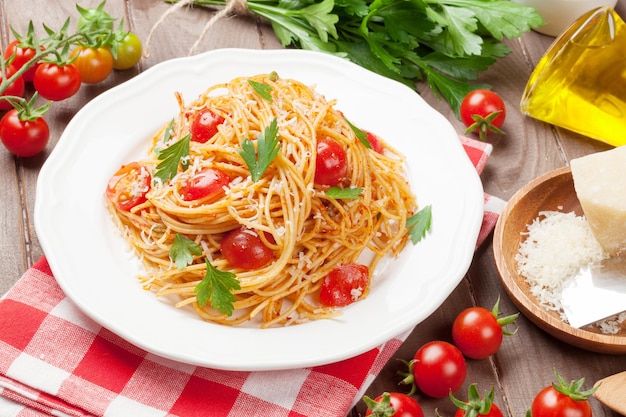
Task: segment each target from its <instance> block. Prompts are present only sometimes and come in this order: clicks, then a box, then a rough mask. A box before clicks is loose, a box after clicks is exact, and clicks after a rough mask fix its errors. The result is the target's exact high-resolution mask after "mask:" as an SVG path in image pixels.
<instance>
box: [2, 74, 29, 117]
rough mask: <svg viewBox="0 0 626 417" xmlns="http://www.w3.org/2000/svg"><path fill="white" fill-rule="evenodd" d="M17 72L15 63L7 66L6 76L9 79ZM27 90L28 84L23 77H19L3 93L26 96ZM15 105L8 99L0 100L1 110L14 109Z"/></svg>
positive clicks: (4, 94) (5, 94)
mask: <svg viewBox="0 0 626 417" xmlns="http://www.w3.org/2000/svg"><path fill="white" fill-rule="evenodd" d="M16 72H17V68H15V67H14V66H13V65H7V66H6V76H7V79H9V78H11V77H12V76H13V74H15V73H16ZM25 91H26V85H25V83H24V79H23V78H22V77H18V78H17V79H16V80H15V81H13V82H12V83H11V84H9V85H8V86H7V88H6V89H5V90H4V92H3V93H2V95H3V96H14V97H24V92H25ZM12 108H13V105H12V104H11V103H9V102H8V101H6V100H0V110H9V109H12Z"/></svg>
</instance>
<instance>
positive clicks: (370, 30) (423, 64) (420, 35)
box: [165, 0, 543, 115]
mask: <svg viewBox="0 0 626 417" xmlns="http://www.w3.org/2000/svg"><path fill="white" fill-rule="evenodd" d="M165 1H167V2H170V3H176V2H177V1H178V0H165ZM226 3H227V1H226V0H195V4H197V5H203V6H224V5H225V4H226ZM246 6H247V8H248V10H249V11H250V12H252V13H254V14H257V15H259V16H261V17H264V18H265V19H267V20H268V21H269V22H271V24H272V29H273V30H274V33H275V34H276V36H277V37H278V39H279V40H280V42H281V43H282V45H283V46H294V47H297V48H301V49H309V50H314V51H321V52H329V53H332V54H335V55H338V56H342V57H345V58H347V59H349V60H351V61H353V62H355V63H356V64H358V65H361V66H363V67H365V68H368V69H370V70H372V71H374V72H377V73H379V74H381V75H383V76H386V77H389V78H392V79H395V80H397V81H400V82H402V83H404V84H406V85H408V86H409V87H411V88H415V82H416V81H418V80H425V81H426V83H427V84H428V86H429V87H430V88H431V89H432V90H433V91H434V93H435V94H436V95H437V96H438V97H443V98H444V99H445V100H446V101H447V102H448V103H449V104H450V107H451V108H452V109H453V110H454V111H455V113H456V114H457V115H458V109H459V106H460V104H461V101H462V100H463V97H465V95H466V94H467V93H468V92H469V91H471V90H473V89H475V88H478V87H485V88H486V87H488V86H486V85H484V84H476V85H472V82H473V81H474V80H476V79H477V78H478V76H479V73H480V72H482V71H485V70H487V69H488V68H489V67H490V66H491V65H492V64H494V63H495V62H496V60H497V59H498V58H501V57H504V56H505V55H507V54H508V53H509V52H511V50H510V48H509V47H508V46H507V45H505V44H504V43H503V42H502V41H503V40H504V38H516V37H519V36H521V35H522V33H523V32H528V31H530V29H532V28H535V27H538V26H540V25H541V24H542V23H543V19H542V17H541V15H540V14H539V13H537V11H536V10H535V9H534V8H532V7H528V6H525V5H522V4H518V3H516V2H512V1H508V0H428V1H406V0H371V1H367V0H342V1H335V0H323V1H321V2H320V1H314V0H301V1H284V0H248V1H247V2H246Z"/></svg>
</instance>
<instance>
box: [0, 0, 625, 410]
mask: <svg viewBox="0 0 626 417" xmlns="http://www.w3.org/2000/svg"><path fill="white" fill-rule="evenodd" d="M100 1H101V0H84V1H82V2H80V5H81V6H83V7H95V6H97V5H98V4H99V3H100ZM618 3H619V4H618V6H617V7H616V10H617V11H618V13H620V14H621V15H622V16H626V0H619V2H618ZM26 4H28V7H25V6H26ZM167 9H168V5H167V4H165V3H164V2H163V1H161V0H108V1H107V4H106V10H107V11H109V13H110V14H111V15H112V16H114V17H124V19H125V21H126V22H127V24H128V25H129V26H130V29H131V30H132V31H133V32H135V33H136V34H137V35H138V36H139V37H140V38H141V39H142V40H144V41H145V40H146V39H147V37H148V34H149V32H150V29H151V27H152V26H153V25H154V23H155V22H156V21H157V20H158V19H159V17H160V16H161V15H162V14H163V13H164V12H165V11H166V10H167ZM212 15H213V12H211V11H208V10H205V9H202V10H200V9H197V10H180V11H178V12H176V13H175V14H173V15H171V16H170V17H169V18H168V19H167V20H166V23H165V24H163V25H162V26H160V27H159V28H158V29H157V30H156V32H155V33H154V36H153V38H152V42H151V47H150V54H149V56H148V57H145V58H144V59H143V60H142V61H141V63H140V65H138V68H136V69H133V70H128V71H124V72H116V73H115V74H114V75H112V76H111V77H110V78H109V79H108V80H107V81H106V82H104V83H102V84H100V85H97V86H83V87H82V88H81V90H80V91H79V93H78V94H77V95H76V96H74V97H72V98H70V99H68V100H66V101H63V102H58V103H54V105H53V106H52V109H51V110H50V112H49V113H48V115H47V120H48V122H49V124H50V126H51V142H50V143H49V145H48V147H47V148H46V150H45V152H44V153H43V154H41V155H38V156H36V157H32V158H28V159H19V158H15V157H13V156H12V155H11V154H9V152H7V151H6V150H5V149H3V148H2V149H0V178H2V179H3V185H2V199H1V200H0V242H1V246H0V294H3V293H5V292H6V291H7V290H8V289H9V288H10V287H11V285H13V283H14V282H16V281H17V280H18V279H19V277H20V276H21V275H22V273H23V272H24V271H25V270H26V269H27V268H29V267H30V266H31V265H32V264H33V263H34V262H35V261H36V260H37V259H38V258H39V257H41V256H42V255H43V252H42V249H41V247H40V245H39V242H38V240H37V235H36V232H35V229H34V225H33V210H34V202H35V187H36V181H37V175H38V172H39V169H40V168H41V166H42V164H43V163H44V162H45V160H46V158H47V156H48V155H49V154H50V152H51V151H52V150H53V148H54V145H55V143H56V142H57V140H58V138H59V136H60V135H61V133H62V131H63V129H64V128H65V126H66V124H67V123H68V121H69V120H70V119H71V118H72V116H73V115H74V114H75V113H76V112H77V111H78V110H79V109H80V108H81V107H82V106H83V105H84V104H85V103H86V102H88V101H89V100H90V99H92V98H93V97H95V96H96V95H98V94H99V93H101V92H103V91H104V90H106V89H108V88H110V87H112V86H114V85H116V84H119V83H121V82H123V81H125V80H127V79H129V78H131V77H133V76H135V75H136V74H137V73H138V72H141V71H145V70H146V69H147V68H149V67H151V66H153V65H155V64H157V63H159V62H162V61H164V60H167V59H170V58H175V57H180V56H186V55H187V54H188V52H189V49H190V48H191V46H192V45H193V44H194V42H195V40H196V39H197V37H198V34H199V33H200V31H201V29H202V27H203V26H204V24H205V23H206V21H207V19H209V18H210V17H211V16H212ZM0 16H2V19H0V45H2V46H3V49H4V46H6V45H7V43H8V42H9V41H10V40H12V35H11V33H10V30H9V26H12V27H14V28H15V29H16V30H17V31H18V32H20V33H25V32H26V27H27V24H28V21H29V20H32V21H33V23H34V24H35V27H36V28H37V30H38V31H39V30H41V25H42V23H45V24H47V25H48V26H50V27H52V28H58V27H60V25H61V24H62V22H63V21H64V20H65V19H66V18H67V17H68V16H71V17H72V18H73V19H75V18H76V16H77V12H76V8H75V2H74V1H70V0H58V1H55V2H50V1H49V0H28V1H24V0H1V1H0ZM552 41H553V38H551V37H549V36H545V35H541V34H539V33H535V32H530V33H526V34H524V35H523V36H522V38H520V39H516V40H512V41H507V44H508V45H509V46H510V47H511V48H512V50H513V52H512V53H511V54H510V55H508V56H507V57H506V58H503V59H501V60H500V61H499V62H498V63H496V64H495V65H494V66H493V67H492V68H490V69H489V71H487V72H485V73H484V74H483V75H482V77H481V79H480V81H483V82H486V83H489V84H491V85H492V86H493V87H494V89H495V90H496V91H498V92H499V93H500V94H501V95H502V96H503V97H504V100H505V102H506V105H507V108H508V116H507V120H506V123H505V125H504V130H505V131H506V135H505V136H491V137H489V138H488V142H490V143H492V144H493V146H494V150H493V154H492V157H491V159H490V160H489V163H488V165H487V167H486V169H485V171H484V173H483V174H482V180H483V184H484V188H485V191H486V192H488V193H490V194H492V195H495V196H498V197H500V198H502V199H505V200H506V199H509V198H510V197H511V196H512V195H513V194H514V193H515V192H516V191H517V190H518V189H519V188H520V187H521V186H522V185H524V184H525V183H527V182H528V181H530V180H532V179H533V178H535V177H537V176H538V175H540V174H543V173H545V172H547V171H550V170H552V169H554V168H557V167H561V166H564V165H567V164H568V161H569V160H570V159H572V158H576V157H579V156H582V155H585V154H589V153H592V152H597V151H601V150H605V149H608V148H609V147H608V146H607V145H604V144H602V143H600V142H597V141H593V140H589V139H587V138H584V137H582V136H579V135H576V134H573V133H569V132H566V131H563V130H560V129H555V128H553V127H551V126H549V125H547V124H544V123H542V122H539V121H536V120H533V119H530V118H527V117H524V116H523V115H521V114H520V112H519V110H518V109H519V101H520V98H521V95H522V91H523V89H524V86H525V84H526V81H527V79H528V77H529V75H530V73H531V71H532V69H533V66H534V64H536V62H537V61H538V60H539V58H540V57H541V56H542V54H543V53H544V52H545V50H546V48H547V47H548V46H549V45H550V43H551V42H552ZM224 47H241V48H261V49H273V48H281V45H280V43H279V42H278V41H277V40H276V38H275V36H274V35H273V32H272V30H271V28H270V26H268V25H267V24H266V23H265V22H263V21H262V20H260V19H257V18H255V17H251V16H237V17H230V18H225V19H221V20H219V21H218V22H217V23H216V24H215V25H214V26H213V27H212V28H211V30H210V31H209V33H208V34H207V36H206V38H205V39H204V41H203V42H202V43H201V44H200V45H199V46H198V47H197V49H196V52H202V51H206V50H211V49H216V48H224ZM420 92H421V94H422V96H423V97H424V98H425V99H426V100H427V101H428V102H429V103H430V104H431V105H432V106H433V107H435V108H436V109H437V110H439V111H440V112H441V113H442V114H444V115H445V116H446V117H447V118H448V119H449V120H450V122H451V123H452V124H453V126H454V127H455V128H456V129H457V130H458V131H459V132H462V131H463V126H462V124H461V123H460V122H459V121H458V120H456V119H455V117H454V115H453V113H452V112H451V110H450V109H449V107H448V105H447V104H446V103H444V102H442V101H439V100H438V99H436V98H435V97H434V96H433V94H432V92H431V91H430V90H428V88H426V87H422V88H421V89H420ZM499 296H500V297H501V298H502V300H501V311H502V312H503V313H506V314H511V313H514V312H516V311H517V309H516V307H515V306H514V305H513V303H512V302H511V301H510V299H509V298H508V297H507V296H506V294H505V292H504V289H503V287H502V285H501V284H500V281H499V278H498V274H497V271H496V268H495V264H494V259H493V250H492V246H491V239H489V240H488V241H487V242H486V243H485V245H483V247H481V248H480V249H479V250H478V251H477V253H476V255H475V257H474V260H473V263H472V265H471V268H470V270H469V272H468V273H467V275H466V277H465V279H463V281H462V282H461V283H460V284H459V286H458V287H457V288H456V290H455V291H454V292H453V293H452V294H451V295H450V297H449V298H448V299H447V300H446V302H445V303H444V304H443V305H442V306H441V308H439V309H438V310H437V311H436V312H435V313H434V314H433V315H432V316H431V317H430V318H428V319H427V320H426V321H424V322H423V323H421V324H420V325H418V326H417V327H416V329H415V330H414V332H413V333H412V334H411V336H410V337H409V338H408V340H407V341H406V342H405V343H404V345H403V346H402V347H401V348H400V350H399V351H398V352H397V355H396V357H398V358H402V359H407V360H408V359H410V358H411V357H412V355H413V353H414V352H415V351H416V350H417V349H418V348H419V347H420V346H421V345H422V344H424V343H426V342H428V341H431V340H435V339H444V340H449V339H450V326H451V323H452V321H453V319H454V317H455V316H456V314H458V313H459V312H460V311H461V310H462V309H464V308H466V307H469V306H471V305H475V304H477V305H481V306H487V307H490V306H492V305H493V304H494V303H495V301H496V299H497V298H498V297H499ZM517 324H518V326H519V330H518V332H517V334H516V335H514V336H512V337H508V338H506V339H505V341H504V343H503V346H502V347H501V349H500V351H499V352H498V353H497V354H496V355H495V356H493V357H492V358H490V359H487V360H480V361H477V360H468V378H467V381H466V386H467V385H468V384H469V383H477V385H478V387H479V389H480V391H481V392H482V391H484V390H488V389H490V388H491V387H492V386H493V387H495V392H496V395H495V402H496V404H497V405H498V406H500V408H502V410H503V411H504V413H505V414H506V415H508V416H516V417H522V416H524V415H525V412H526V410H527V409H528V408H529V407H530V404H531V402H532V399H533V398H534V396H535V395H536V394H537V392H539V390H540V389H541V388H543V387H544V386H546V385H549V384H550V383H551V382H552V381H553V380H554V375H553V369H554V368H556V369H558V370H559V371H560V373H561V374H562V375H563V376H564V377H565V378H566V379H567V380H571V379H578V378H580V377H585V378H586V380H587V381H588V383H587V386H588V387H590V386H591V384H592V383H593V382H594V381H596V380H598V379H600V378H603V377H605V376H607V375H610V374H613V373H617V372H620V371H624V370H626V356H611V355H603V354H595V353H590V352H587V351H584V350H580V349H577V348H574V347H572V346H569V345H567V344H564V343H562V342H560V341H559V340H556V339H554V338H553V337H551V336H549V335H548V334H547V333H545V332H543V331H542V330H540V329H539V328H538V327H536V326H535V325H534V324H532V323H531V322H530V321H529V320H527V319H526V318H525V317H523V316H522V317H520V318H519V319H518V321H517ZM402 367H403V366H402V364H401V363H400V361H396V360H392V361H390V362H389V363H388V364H387V366H386V367H385V368H384V370H383V371H382V373H381V374H380V376H379V377H378V379H376V380H375V381H374V383H373V384H372V385H371V386H370V388H369V390H368V392H367V394H368V395H370V396H376V395H378V394H380V393H381V392H383V391H391V390H398V389H403V388H399V387H398V385H397V383H398V381H399V377H398V375H397V371H398V370H401V369H402ZM460 394H462V392H459V395H460ZM417 398H418V400H419V401H420V403H421V405H422V407H423V409H424V412H425V414H426V415H427V416H433V415H434V412H435V411H434V410H435V409H437V410H438V412H439V413H440V414H441V415H442V416H451V415H452V414H453V412H454V407H453V406H452V404H451V403H450V401H449V400H448V399H442V400H433V399H429V398H427V397H423V396H420V395H418V397H417ZM624 401H625V402H626V399H624ZM591 403H592V409H593V414H594V415H595V416H596V417H602V416H616V415H617V414H615V413H614V412H612V411H611V410H609V409H608V408H606V407H605V406H603V405H602V404H600V403H599V402H598V401H596V400H595V399H592V400H591ZM364 410H365V407H364V405H363V403H362V402H360V403H359V404H358V405H357V406H356V407H355V409H354V410H352V412H351V413H350V414H349V415H351V416H358V415H364ZM311 417H314V416H311Z"/></svg>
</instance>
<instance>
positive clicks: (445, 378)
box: [401, 340, 467, 398]
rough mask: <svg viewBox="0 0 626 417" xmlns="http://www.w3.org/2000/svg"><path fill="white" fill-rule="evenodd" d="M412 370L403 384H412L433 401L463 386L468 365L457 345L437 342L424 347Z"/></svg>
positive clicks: (413, 390) (406, 374)
mask: <svg viewBox="0 0 626 417" xmlns="http://www.w3.org/2000/svg"><path fill="white" fill-rule="evenodd" d="M408 365H409V370H408V372H406V373H402V375H403V376H405V378H404V379H403V380H402V381H401V383H402V384H411V386H412V387H411V392H409V395H412V394H413V393H414V392H415V389H416V388H419V389H420V391H422V392H423V393H424V394H426V395H428V396H430V397H433V398H443V397H446V396H448V395H449V393H450V392H455V391H457V390H458V389H459V388H461V386H462V385H463V382H464V381H465V376H466V374H467V365H466V363H465V358H464V357H463V354H462V353H461V351H460V350H459V349H458V348H457V347H456V346H454V345H452V344H451V343H448V342H444V341H441V340H435V341H432V342H429V343H426V344H425V345H423V346H422V347H421V348H419V350H418V351H417V352H416V353H415V356H414V357H413V360H411V361H410V362H408Z"/></svg>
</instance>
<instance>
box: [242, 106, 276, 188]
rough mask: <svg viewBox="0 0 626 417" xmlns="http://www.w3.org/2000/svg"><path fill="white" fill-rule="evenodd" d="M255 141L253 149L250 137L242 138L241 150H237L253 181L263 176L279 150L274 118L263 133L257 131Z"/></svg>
mask: <svg viewBox="0 0 626 417" xmlns="http://www.w3.org/2000/svg"><path fill="white" fill-rule="evenodd" d="M256 142H257V149H255V147H254V143H253V142H252V141H251V140H250V139H248V138H244V140H243V141H242V143H241V150H240V151H238V152H239V154H240V155H241V157H242V158H243V160H244V161H245V163H246V165H247V166H248V169H249V170H250V175H251V177H252V181H254V182H257V181H258V180H259V179H260V178H261V177H262V176H263V173H264V172H265V171H266V170H267V168H268V167H269V166H270V164H271V163H272V161H273V160H274V158H276V155H278V151H279V150H280V141H279V137H278V122H277V120H276V118H274V119H272V122H271V123H270V125H269V126H267V127H266V128H265V131H264V132H263V133H259V135H258V137H257V141H256Z"/></svg>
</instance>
